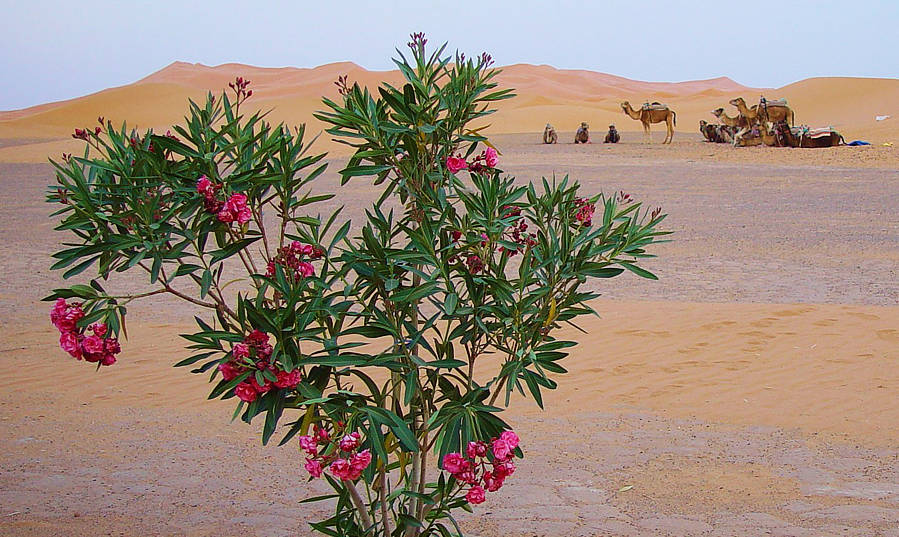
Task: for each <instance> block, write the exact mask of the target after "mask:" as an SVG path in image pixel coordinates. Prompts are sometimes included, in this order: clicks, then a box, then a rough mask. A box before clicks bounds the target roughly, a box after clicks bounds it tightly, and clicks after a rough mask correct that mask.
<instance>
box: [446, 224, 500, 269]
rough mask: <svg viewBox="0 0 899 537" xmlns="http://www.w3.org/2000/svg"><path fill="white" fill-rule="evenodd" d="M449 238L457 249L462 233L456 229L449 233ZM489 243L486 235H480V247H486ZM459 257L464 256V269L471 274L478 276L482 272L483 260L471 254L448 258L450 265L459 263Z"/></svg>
mask: <svg viewBox="0 0 899 537" xmlns="http://www.w3.org/2000/svg"><path fill="white" fill-rule="evenodd" d="M450 236H451V238H452V241H453V243H455V244H456V246H457V247H458V246H459V240H460V239H461V238H462V232H461V231H460V230H458V229H454V230H453V231H451V232H450ZM489 242H490V239H489V238H488V237H487V234H486V233H481V247H485V246H487V244H488V243H489ZM460 256H464V258H465V260H464V263H465V266H466V268H467V269H468V272H470V273H472V274H479V273H481V272H482V271H483V270H484V260H483V259H482V258H481V256H480V255H478V254H476V253H473V252H469V253H460V254H458V255H456V254H453V255H452V256H450V259H449V260H450V262H451V263H455V262H456V261H459V258H460Z"/></svg>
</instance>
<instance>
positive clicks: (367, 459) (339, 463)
mask: <svg viewBox="0 0 899 537" xmlns="http://www.w3.org/2000/svg"><path fill="white" fill-rule="evenodd" d="M334 443H335V442H334V440H332V438H331V435H330V434H328V431H326V430H325V429H322V428H320V427H318V426H316V427H315V430H314V432H313V434H312V435H306V436H301V437H300V447H301V448H302V449H303V451H305V452H306V454H307V455H308V456H307V457H306V464H305V465H304V466H305V468H306V471H307V472H309V475H311V476H312V477H321V475H322V471H323V470H324V468H325V467H327V468H328V471H330V472H331V474H332V475H334V477H336V478H338V479H341V480H343V481H355V480H357V479H359V477H360V476H361V475H362V471H363V470H365V469H366V468H367V467H368V465H369V464H371V450H368V449H365V450H362V451H359V446H361V445H362V435H360V434H359V433H357V432H352V433H348V434H345V435H343V436H341V437H340V438H339V439H336V444H337V445H336V446H335V447H334V448H333V449H331V444H334ZM319 446H323V449H319Z"/></svg>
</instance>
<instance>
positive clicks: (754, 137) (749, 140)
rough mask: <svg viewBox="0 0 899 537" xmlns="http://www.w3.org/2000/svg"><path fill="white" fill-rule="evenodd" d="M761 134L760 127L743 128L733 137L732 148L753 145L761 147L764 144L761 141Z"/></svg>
mask: <svg viewBox="0 0 899 537" xmlns="http://www.w3.org/2000/svg"><path fill="white" fill-rule="evenodd" d="M761 132H762V129H761V127H757V128H754V129H751V128H749V127H743V128H742V129H740V130H739V131H738V132H737V134H735V135H734V147H752V146H755V145H762V144H763V143H764V142H763V141H762V136H761Z"/></svg>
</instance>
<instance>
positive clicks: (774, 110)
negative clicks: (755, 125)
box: [730, 97, 793, 125]
mask: <svg viewBox="0 0 899 537" xmlns="http://www.w3.org/2000/svg"><path fill="white" fill-rule="evenodd" d="M730 104H732V105H734V106H736V107H737V110H739V111H740V113H741V114H742V115H744V116H746V117H747V118H748V119H749V121H750V123H751V122H753V121H758V122H760V123H764V122H766V121H770V122H772V123H776V122H778V121H780V120H782V119H785V120H787V121H788V122H789V123H790V124H791V125H792V124H793V110H791V109H790V107H789V106H787V105H786V104H774V103H772V102H768V101H764V100H763V101H762V102H761V103H760V104H759V105H758V106H753V107H752V108H748V107H747V106H746V101H744V100H743V97H737V98H736V99H731V100H730Z"/></svg>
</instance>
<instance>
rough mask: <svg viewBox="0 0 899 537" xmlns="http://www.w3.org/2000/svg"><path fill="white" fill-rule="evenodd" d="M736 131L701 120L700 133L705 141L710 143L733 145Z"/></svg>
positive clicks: (732, 128)
mask: <svg viewBox="0 0 899 537" xmlns="http://www.w3.org/2000/svg"><path fill="white" fill-rule="evenodd" d="M734 129H735V127H728V126H727V125H717V124H715V123H709V122H707V121H706V120H704V119H701V120H699V132H701V133H702V135H703V136H704V137H705V139H706V140H707V141H709V142H715V143H719V144H729V143H732V142H733V141H734V132H735V131H734Z"/></svg>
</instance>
